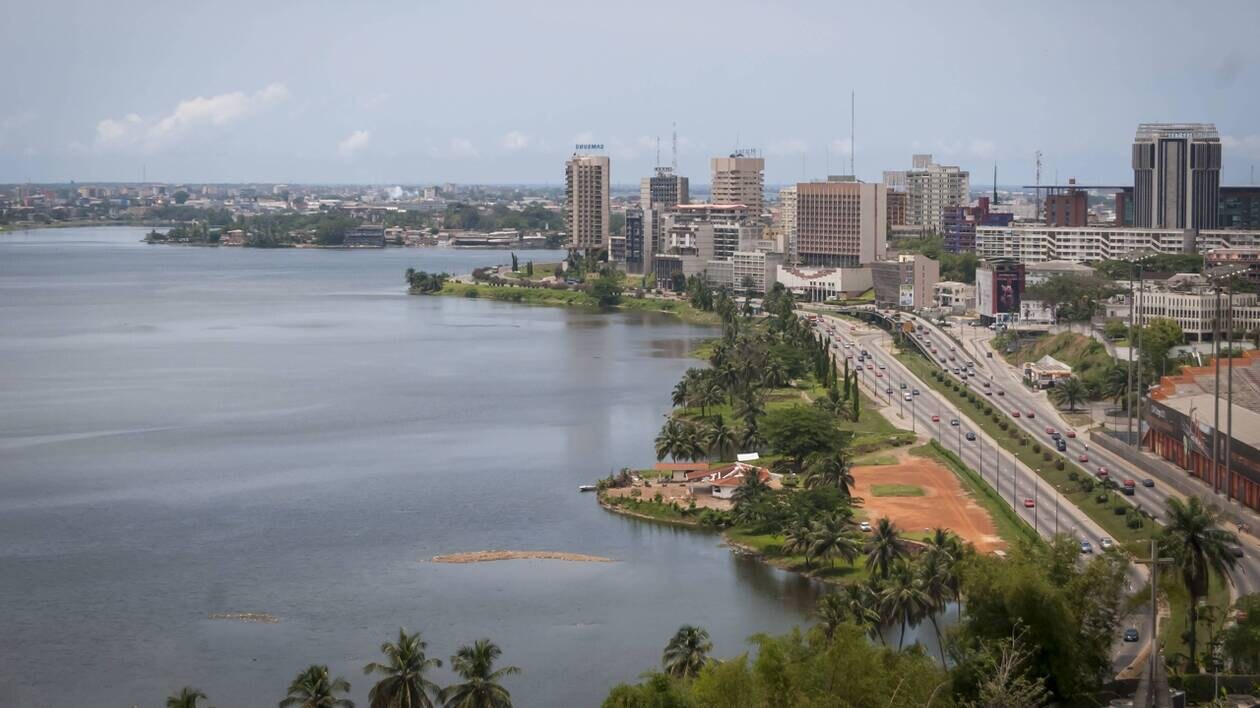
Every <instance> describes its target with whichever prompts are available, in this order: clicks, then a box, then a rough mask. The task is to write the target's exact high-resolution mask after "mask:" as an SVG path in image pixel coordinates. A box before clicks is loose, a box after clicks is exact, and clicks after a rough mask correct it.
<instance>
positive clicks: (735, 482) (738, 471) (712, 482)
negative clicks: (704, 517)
mask: <svg viewBox="0 0 1260 708" xmlns="http://www.w3.org/2000/svg"><path fill="white" fill-rule="evenodd" d="M749 474H755V475H757V477H758V478H759V479H761V481H763V482H769V481H770V471H769V470H767V469H765V468H764V467H757V466H755V465H749V464H745V463H743V462H736V463H734V464H730V465H726V466H724V467H718V468H716V469H712V470H708V471H706V472H704V473H701V472H691V473H688V474H687V486H688V488H689V489H690V490H691V493H692V494H693V495H695V494H697V493H700V494H710V495H712V496H713V497H716V498H718V499H730V498H731V497H732V496H733V495H734V494H735V490H736V489H737V488H738V487H739V485H741V484H743V483H744V478H745V477H746V476H747V475H749Z"/></svg>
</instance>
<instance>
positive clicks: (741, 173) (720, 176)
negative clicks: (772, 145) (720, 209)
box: [711, 152, 766, 218]
mask: <svg viewBox="0 0 1260 708" xmlns="http://www.w3.org/2000/svg"><path fill="white" fill-rule="evenodd" d="M750 155H751V153H749V154H745V153H742V152H735V153H732V154H731V156H730V157H715V158H713V160H712V163H711V164H712V167H713V203H714V204H743V205H744V206H746V207H748V209H749V211H751V212H752V215H753V216H754V218H755V217H759V216H761V214H762V213H763V212H764V211H765V197H763V196H762V193H763V192H764V191H765V186H766V178H765V170H766V161H765V159H764V158H761V157H755V156H750Z"/></svg>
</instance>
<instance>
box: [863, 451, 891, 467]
mask: <svg viewBox="0 0 1260 708" xmlns="http://www.w3.org/2000/svg"><path fill="white" fill-rule="evenodd" d="M853 464H854V466H865V467H875V466H880V465H895V464H897V458H896V457H893V456H892V455H888V454H885V453H882V452H868V453H867V454H865V455H858V456H857V457H855V458H853Z"/></svg>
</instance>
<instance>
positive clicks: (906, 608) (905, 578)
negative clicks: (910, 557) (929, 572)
mask: <svg viewBox="0 0 1260 708" xmlns="http://www.w3.org/2000/svg"><path fill="white" fill-rule="evenodd" d="M880 605H881V607H882V608H883V611H884V615H885V616H886V617H888V618H890V619H895V620H898V621H900V622H901V637H900V638H899V639H898V640H897V651H901V646H902V644H904V643H905V641H906V627H907V626H915V625H917V624H918V623H919V620H920V619H921V618H922V617H923V616H924V615H925V614H926V613H927V611H928V607H929V602H928V599H927V595H926V594H925V593H924V592H923V581H922V580H921V579H920V578H919V576H918V575H917V574H916V573H915V572H914V568H913V566H911V565H910V564H909V563H907V562H906V561H904V560H902V561H899V562H898V563H897V565H896V566H894V567H893V570H892V575H890V576H889V577H888V583H887V584H886V585H885V586H884V590H883V593H882V594H881V596H880Z"/></svg>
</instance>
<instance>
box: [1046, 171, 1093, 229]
mask: <svg viewBox="0 0 1260 708" xmlns="http://www.w3.org/2000/svg"><path fill="white" fill-rule="evenodd" d="M1068 184H1069V185H1075V184H1076V180H1075V179H1069V180H1068ZM1045 213H1046V217H1045V218H1046V223H1047V224H1049V225H1050V226H1085V225H1087V224H1088V223H1089V195H1088V194H1086V193H1085V190H1083V189H1076V188H1075V186H1071V187H1069V188H1068V189H1067V191H1066V192H1062V193H1056V194H1050V195H1048V196H1047V197H1046V204H1045Z"/></svg>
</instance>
